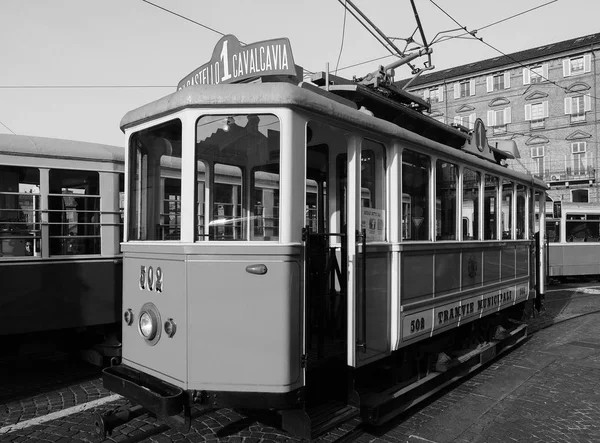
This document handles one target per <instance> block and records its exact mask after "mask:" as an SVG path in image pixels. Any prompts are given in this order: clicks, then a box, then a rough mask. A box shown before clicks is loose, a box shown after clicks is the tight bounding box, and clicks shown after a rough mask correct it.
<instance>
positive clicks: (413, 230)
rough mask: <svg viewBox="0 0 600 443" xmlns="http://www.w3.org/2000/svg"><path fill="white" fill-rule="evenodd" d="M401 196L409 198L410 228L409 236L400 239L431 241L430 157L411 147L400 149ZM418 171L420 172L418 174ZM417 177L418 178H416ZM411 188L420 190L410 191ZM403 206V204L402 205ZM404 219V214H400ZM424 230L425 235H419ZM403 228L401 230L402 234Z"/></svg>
mask: <svg viewBox="0 0 600 443" xmlns="http://www.w3.org/2000/svg"><path fill="white" fill-rule="evenodd" d="M401 164H402V180H401V182H402V189H401V192H402V196H403V199H404V196H405V195H406V196H407V197H408V198H409V199H410V204H411V207H410V212H411V215H410V229H408V230H406V233H408V234H410V238H402V241H431V229H430V222H431V214H430V209H429V204H430V199H431V196H430V192H429V191H430V188H431V174H432V171H431V164H432V163H431V158H430V157H429V156H428V155H425V154H422V153H420V152H418V151H414V150H412V149H404V150H403V151H402V160H401ZM419 171H420V174H419ZM417 179H418V180H417ZM413 190H418V191H420V192H419V193H418V194H417V193H416V192H410V191H413ZM403 206H404V205H403ZM401 219H404V214H401ZM422 232H424V234H425V235H420V233H422ZM404 233H405V230H404V229H403V230H402V234H403V235H404Z"/></svg>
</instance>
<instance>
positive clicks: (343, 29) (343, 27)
mask: <svg viewBox="0 0 600 443" xmlns="http://www.w3.org/2000/svg"><path fill="white" fill-rule="evenodd" d="M347 12H348V9H347V8H346V1H345V0H344V23H343V24H342V43H341V44H340V53H339V54H338V59H337V63H336V64H335V75H337V72H338V66H339V65H340V58H341V57H342V50H343V49H344V37H345V36H346V15H347Z"/></svg>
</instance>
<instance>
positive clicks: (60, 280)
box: [0, 258, 123, 335]
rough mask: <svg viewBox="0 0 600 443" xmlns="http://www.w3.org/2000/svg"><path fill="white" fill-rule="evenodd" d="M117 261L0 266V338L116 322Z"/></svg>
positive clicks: (118, 314)
mask: <svg viewBox="0 0 600 443" xmlns="http://www.w3.org/2000/svg"><path fill="white" fill-rule="evenodd" d="M122 271H123V268H122V261H121V259H120V258H119V259H112V258H111V259H108V260H107V259H94V260H85V259H81V260H68V261H65V260H55V261H52V260H48V259H45V260H27V261H15V262H8V261H4V262H2V265H1V266H0V279H1V281H2V282H3V283H2V284H3V287H2V297H0V312H5V313H10V315H6V316H4V319H3V321H2V322H0V335H12V334H24V333H31V332H40V331H52V330H59V329H68V328H81V327H89V326H96V325H104V324H115V323H117V322H118V321H119V318H120V317H121V296H120V294H121V285H122Z"/></svg>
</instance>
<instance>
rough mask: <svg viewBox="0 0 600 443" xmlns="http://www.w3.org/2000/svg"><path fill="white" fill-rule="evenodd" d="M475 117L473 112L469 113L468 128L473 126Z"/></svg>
mask: <svg viewBox="0 0 600 443" xmlns="http://www.w3.org/2000/svg"><path fill="white" fill-rule="evenodd" d="M476 119H477V116H476V115H475V113H474V112H473V113H472V114H469V129H473V128H475V120H476Z"/></svg>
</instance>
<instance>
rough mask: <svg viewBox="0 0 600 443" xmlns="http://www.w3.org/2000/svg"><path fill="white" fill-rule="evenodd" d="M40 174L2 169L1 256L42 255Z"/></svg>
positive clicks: (15, 167) (12, 168)
mask: <svg viewBox="0 0 600 443" xmlns="http://www.w3.org/2000/svg"><path fill="white" fill-rule="evenodd" d="M40 234H41V233H40V171H39V169H37V168H25V167H19V166H0V257H27V256H40V255H41V250H40Z"/></svg>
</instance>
